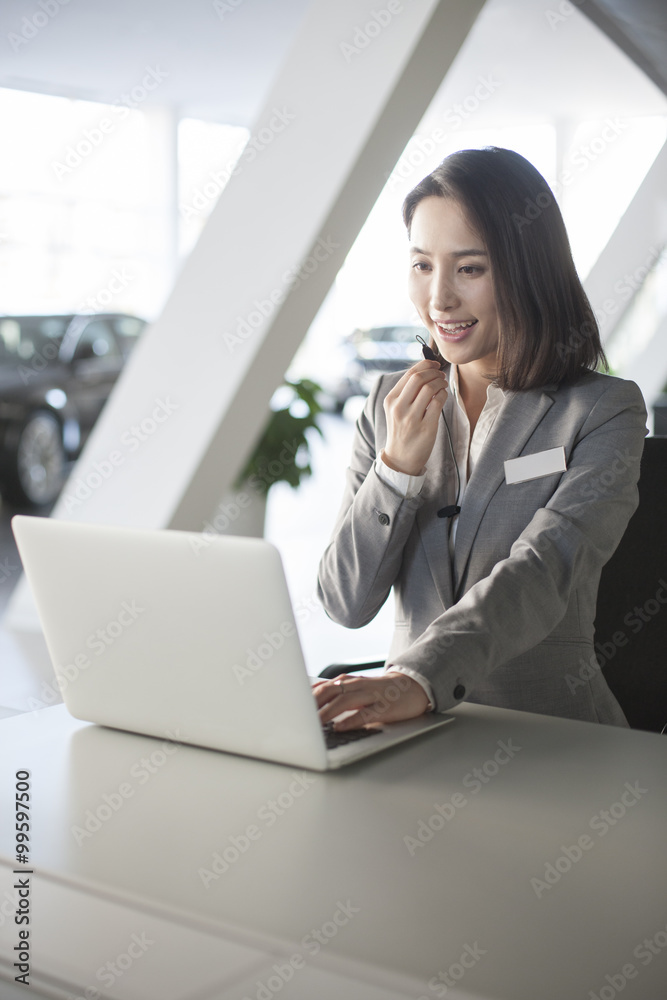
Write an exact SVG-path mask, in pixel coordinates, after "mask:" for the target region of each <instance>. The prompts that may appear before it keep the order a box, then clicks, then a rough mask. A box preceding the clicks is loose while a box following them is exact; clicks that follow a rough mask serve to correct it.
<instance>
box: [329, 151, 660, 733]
mask: <svg viewBox="0 0 667 1000" xmlns="http://www.w3.org/2000/svg"><path fill="white" fill-rule="evenodd" d="M403 214H404V221H405V224H406V226H407V230H408V236H409V238H410V243H411V247H410V278H409V292H410V297H411V299H412V302H413V303H414V305H415V308H416V309H417V312H418V313H419V316H420V319H421V321H422V323H423V325H424V327H425V328H426V330H427V331H428V333H429V335H430V348H431V357H435V358H436V360H428V359H427V358H428V355H429V351H428V350H427V351H426V352H425V360H423V361H420V362H419V363H418V364H415V365H413V366H412V368H410V369H409V370H408V371H407V372H406V373H404V374H400V373H399V374H394V375H384V376H382V377H381V378H380V379H378V381H377V382H376V384H375V386H374V388H373V390H372V392H371V394H370V396H369V398H368V401H367V403H366V406H365V408H364V411H363V414H362V415H361V417H360V419H359V421H358V423H357V429H356V436H355V441H354V447H353V453H352V461H351V465H350V468H349V470H348V479H347V487H346V491H345V496H344V500H343V505H342V508H341V511H340V514H339V517H338V521H337V523H336V526H335V530H334V534H333V539H332V541H331V543H330V545H329V547H328V548H327V550H326V552H325V553H324V556H323V558H322V562H321V564H320V575H319V594H320V599H321V600H322V603H323V605H324V607H325V609H326V611H327V613H328V615H329V616H330V617H331V618H332V619H333V620H334V621H337V622H339V623H340V624H342V625H346V626H347V627H349V628H358V627H360V626H362V625H365V624H366V623H367V622H369V621H370V620H371V619H372V618H373V617H374V616H375V614H376V613H377V611H378V610H379V609H380V607H381V606H382V605H383V604H384V602H385V600H386V598H387V596H388V594H389V591H390V589H391V587H392V586H393V588H394V595H395V602H396V621H395V631H394V637H393V641H392V644H391V648H390V651H389V655H388V657H387V664H386V672H385V674H384V675H383V676H381V677H364V676H358V677H354V678H353V677H343V678H340V679H338V680H336V681H322V682H320V683H318V684H317V686H316V688H315V697H316V701H317V704H318V707H319V709H320V716H321V719H322V721H323V722H329V721H331V720H332V719H334V718H336V717H337V716H338V715H339V714H340V713H342V712H350V711H351V712H352V714H350V715H348V716H347V717H346V718H345V719H344V720H339V721H338V722H337V723H336V728H337V729H346V728H355V727H358V726H359V725H361V724H363V723H364V722H368V721H371V720H379V721H386V722H389V721H395V720H398V719H407V718H412V717H414V716H418V715H421V714H422V713H424V712H427V711H438V712H442V711H446V710H447V709H449V708H452V707H453V706H454V705H456V704H458V703H459V702H461V701H471V702H477V703H481V704H486V705H496V706H499V707H503V708H514V709H523V710H525V711H532V712H541V713H545V714H548V715H558V716H564V717H566V718H573V719H582V720H588V721H592V722H603V723H609V724H612V725H620V726H625V725H627V722H626V719H625V716H624V715H623V712H622V711H621V708H620V706H619V705H618V702H617V701H616V699H615V698H614V696H613V695H612V693H611V691H610V690H609V688H608V686H607V684H606V682H605V680H604V678H603V676H602V673H601V671H600V670H599V669H598V670H595V672H594V673H593V676H589V675H590V674H591V670H590V667H589V665H590V663H591V662H592V663H595V660H594V648H593V639H594V628H593V622H594V618H595V605H596V597H597V588H598V582H599V578H600V570H601V568H602V566H603V565H604V563H605V562H606V561H607V560H608V559H609V558H610V556H611V555H612V553H613V552H614V549H615V548H616V546H617V545H618V542H619V541H620V539H621V536H622V535H623V532H624V530H625V527H626V525H627V523H628V520H629V519H630V516H631V515H632V513H633V511H634V510H635V508H636V506H637V499H638V494H637V485H636V484H637V479H638V477H639V462H640V458H641V453H642V448H643V440H644V436H645V434H646V427H645V422H646V409H645V406H644V402H643V399H642V395H641V393H640V391H639V389H638V388H637V386H636V385H635V384H634V383H633V382H627V381H623V380H621V379H618V378H613V377H611V376H609V375H604V374H601V373H598V372H596V371H594V369H595V367H596V366H597V364H598V363H599V362H601V361H602V362H604V355H603V352H602V347H601V344H600V339H599V333H598V328H597V323H596V321H595V316H594V314H593V312H592V309H591V307H590V304H589V302H588V300H587V298H586V295H585V293H584V290H583V288H582V287H581V283H580V282H579V279H578V277H577V274H576V271H575V268H574V264H573V261H572V256H571V252H570V248H569V243H568V239H567V234H566V231H565V227H564V224H563V220H562V216H561V214H560V211H559V209H558V206H557V204H556V201H555V199H554V196H553V194H552V192H551V191H550V190H549V188H548V186H547V184H546V182H545V180H544V179H543V177H542V176H541V175H540V174H539V172H538V171H537V170H535V168H534V167H533V166H532V165H531V164H530V163H528V161H527V160H525V159H524V158H523V157H522V156H520V155H519V154H518V153H515V152H512V151H511V150H506V149H498V148H495V147H492V148H488V149H482V150H465V151H463V152H459V153H454V154H453V155H452V156H449V157H447V159H445V160H444V161H443V163H442V164H441V165H440V166H439V167H438V168H437V169H436V170H434V171H433V173H432V174H430V175H429V176H428V177H426V178H425V179H424V180H423V181H422V182H421V183H420V184H418V185H417V187H416V188H415V189H414V190H413V191H412V192H411V193H410V194H409V195H408V197H407V198H406V200H405V204H404V207H403ZM529 456H530V457H529ZM512 459H515V460H518V461H515V462H514V463H512V462H511V460H512ZM506 462H508V463H509V464H508V465H505V463H506ZM592 658H593V659H592ZM583 664H586V665H587V670H586V671H584V672H582V671H581V668H582V665H583ZM582 677H586V678H587V679H586V680H585V682H584V681H582Z"/></svg>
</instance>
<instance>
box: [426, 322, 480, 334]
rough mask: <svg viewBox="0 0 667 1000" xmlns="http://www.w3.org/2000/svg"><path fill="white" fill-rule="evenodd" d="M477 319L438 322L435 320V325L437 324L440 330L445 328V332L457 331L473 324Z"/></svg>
mask: <svg viewBox="0 0 667 1000" xmlns="http://www.w3.org/2000/svg"><path fill="white" fill-rule="evenodd" d="M476 322H477V320H474V319H473V320H470V322H469V323H438V322H437V321H436V326H439V327H440V329H441V330H445V331H446V332H447V333H459V331H461V330H467V329H468V327H470V326H473V325H474V324H475V323H476Z"/></svg>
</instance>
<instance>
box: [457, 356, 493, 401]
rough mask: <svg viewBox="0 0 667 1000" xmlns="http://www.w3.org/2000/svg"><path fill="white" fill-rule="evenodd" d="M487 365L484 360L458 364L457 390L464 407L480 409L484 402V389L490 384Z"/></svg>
mask: <svg viewBox="0 0 667 1000" xmlns="http://www.w3.org/2000/svg"><path fill="white" fill-rule="evenodd" d="M489 374H490V372H489V366H488V365H485V364H484V361H483V360H482V361H480V362H475V361H471V362H469V363H468V364H467V365H458V377H459V392H460V394H461V398H462V399H463V402H464V403H465V406H466V409H469V408H470V409H473V410H474V409H481V408H482V407H483V406H484V403H485V402H486V390H487V389H488V387H489V385H490V384H491V380H490V378H489V377H488V376H489Z"/></svg>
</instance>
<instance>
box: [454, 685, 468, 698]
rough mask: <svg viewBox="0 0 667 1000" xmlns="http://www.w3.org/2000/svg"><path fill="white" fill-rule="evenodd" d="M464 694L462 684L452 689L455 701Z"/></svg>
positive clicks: (464, 690)
mask: <svg viewBox="0 0 667 1000" xmlns="http://www.w3.org/2000/svg"><path fill="white" fill-rule="evenodd" d="M465 693H466V689H465V688H464V686H463V684H457V685H456V687H455V688H454V697H455V698H456V699H457V701H458V700H459V699H460V698H462V697H463V696H464V694H465Z"/></svg>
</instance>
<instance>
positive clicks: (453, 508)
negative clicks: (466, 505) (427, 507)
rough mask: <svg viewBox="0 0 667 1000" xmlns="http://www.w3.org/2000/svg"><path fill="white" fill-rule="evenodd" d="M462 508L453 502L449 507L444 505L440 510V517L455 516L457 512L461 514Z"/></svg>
mask: <svg viewBox="0 0 667 1000" xmlns="http://www.w3.org/2000/svg"><path fill="white" fill-rule="evenodd" d="M460 513H461V508H460V507H458V506H457V505H456V504H451V505H450V506H449V507H443V508H442V509H441V510H439V511H438V517H454V515H455V514H460Z"/></svg>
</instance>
